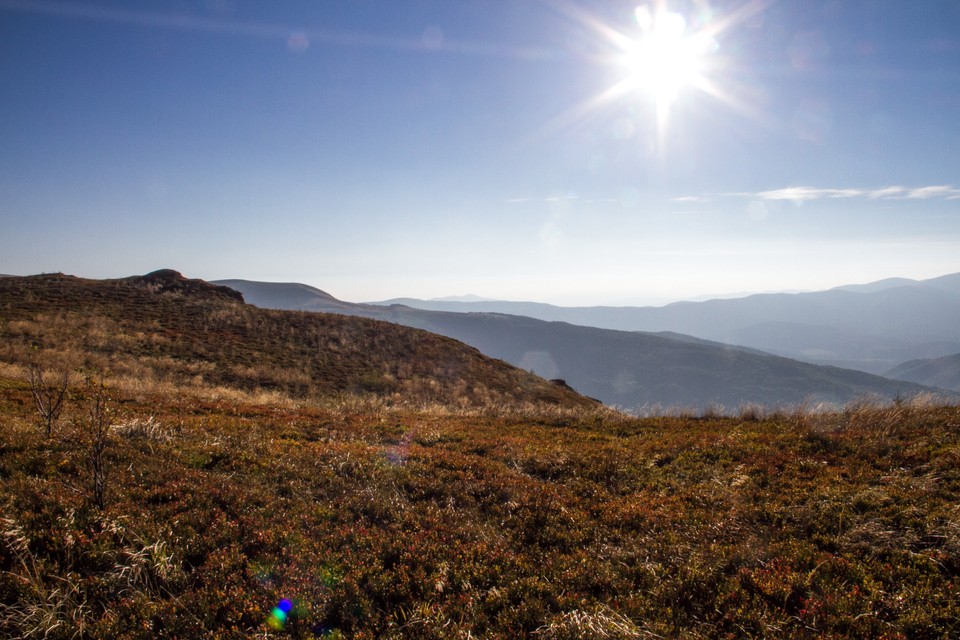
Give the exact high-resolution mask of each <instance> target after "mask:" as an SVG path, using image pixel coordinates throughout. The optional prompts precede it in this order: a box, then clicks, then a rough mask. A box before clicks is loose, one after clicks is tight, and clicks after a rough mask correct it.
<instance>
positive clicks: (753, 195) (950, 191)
mask: <svg viewBox="0 0 960 640" xmlns="http://www.w3.org/2000/svg"><path fill="white" fill-rule="evenodd" d="M723 195H724V196H726V197H732V198H750V199H753V200H787V201H790V202H808V201H811V200H839V199H853V198H863V199H869V200H929V199H941V200H960V189H958V188H956V187H954V186H952V185H931V186H927V187H902V186H899V185H892V186H888V187H879V188H875V189H858V188H847V189H835V188H821V187H784V188H782V189H770V190H767V191H740V192H734V193H725V194H723ZM694 197H696V196H687V197H686V198H690V199H691V200H692V199H693V198H694ZM688 201H689V200H688Z"/></svg>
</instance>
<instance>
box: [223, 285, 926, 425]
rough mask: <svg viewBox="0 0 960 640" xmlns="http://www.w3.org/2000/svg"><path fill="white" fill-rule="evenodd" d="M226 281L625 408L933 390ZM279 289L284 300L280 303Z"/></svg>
mask: <svg viewBox="0 0 960 640" xmlns="http://www.w3.org/2000/svg"><path fill="white" fill-rule="evenodd" d="M225 282H227V281H218V283H225ZM232 282H233V284H234V286H236V287H237V288H238V290H240V291H241V292H242V293H243V294H244V297H245V299H246V300H247V301H248V302H250V303H251V304H255V305H258V306H259V305H263V306H275V307H280V308H291V309H300V310H310V311H317V312H328V313H347V314H352V315H361V316H366V317H371V318H377V319H381V320H387V321H389V322H394V323H397V324H403V325H407V326H413V327H417V328H420V329H425V330H427V331H430V332H433V333H438V334H441V335H445V336H449V337H452V338H455V339H457V340H460V341H462V342H465V343H467V344H469V345H471V346H474V347H476V348H477V349H479V350H480V351H481V352H483V353H485V354H487V355H489V356H492V357H495V358H499V359H502V360H505V361H507V362H509V363H511V364H513V365H515V366H517V367H520V368H522V369H529V370H531V371H534V372H535V373H537V374H539V375H541V376H543V377H545V378H562V379H564V380H566V381H567V382H568V383H569V384H570V385H571V386H572V387H573V388H574V389H576V390H577V391H579V392H580V393H583V394H585V395H587V396H590V397H594V398H597V399H599V400H601V401H603V402H604V403H606V404H610V405H616V406H619V407H621V408H624V409H627V410H635V409H641V408H643V407H651V406H658V405H659V406H661V407H668V406H678V405H679V406H696V407H706V406H710V405H715V404H721V405H724V406H725V407H727V408H730V409H734V408H736V407H738V406H739V405H741V404H744V403H751V402H755V403H760V404H765V405H771V406H772V405H778V404H779V405H786V404H798V403H802V402H804V401H807V400H813V401H824V402H831V403H840V404H842V403H845V402H848V401H850V400H853V399H855V398H857V397H862V396H864V395H877V396H882V397H885V398H889V399H892V398H894V397H896V396H899V395H904V396H909V395H914V394H917V393H921V392H924V391H930V389H929V388H928V387H923V386H921V385H916V384H913V383H910V382H905V381H895V380H890V379H887V378H882V377H880V376H876V375H871V374H868V373H865V372H862V371H851V370H844V369H840V368H836V367H825V366H818V365H813V364H809V363H804V362H799V361H795V360H791V359H788V358H784V357H779V356H775V355H770V354H767V353H761V352H758V351H757V350H754V349H749V348H739V347H732V346H730V345H725V344H720V343H717V342H712V341H707V340H703V339H699V338H695V337H691V336H684V335H678V334H676V333H670V332H660V333H652V332H638V331H617V330H610V329H599V328H595V327H585V326H579V325H574V324H570V323H566V322H548V321H544V320H538V319H535V318H530V317H523V316H517V315H511V314H501V313H480V312H473V313H452V312H444V311H430V310H424V309H415V308H412V307H408V306H404V305H391V306H378V305H372V304H353V303H346V302H343V301H340V300H336V299H331V297H330V296H329V295H328V294H325V293H324V292H322V291H320V290H318V289H312V288H311V287H297V288H292V287H290V286H289V285H287V284H280V285H277V289H276V290H275V291H273V292H271V286H272V285H270V284H269V283H249V282H246V281H232ZM280 291H284V292H286V293H288V294H289V295H290V297H289V298H286V299H284V298H283V296H281V295H280V293H279V292H280ZM313 292H318V293H316V294H314V293H313Z"/></svg>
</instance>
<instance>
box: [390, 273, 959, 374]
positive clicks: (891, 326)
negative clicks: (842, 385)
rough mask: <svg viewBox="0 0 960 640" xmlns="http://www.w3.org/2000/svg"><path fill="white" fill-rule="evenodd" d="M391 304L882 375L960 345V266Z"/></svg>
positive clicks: (945, 352) (951, 352)
mask: <svg viewBox="0 0 960 640" xmlns="http://www.w3.org/2000/svg"><path fill="white" fill-rule="evenodd" d="M391 302H393V303H399V304H404V305H406V306H410V307H414V308H418V309H427V310H432V311H451V312H458V313H472V312H492V313H507V314H513V315H521V316H528V317H531V318H538V319H540V320H548V321H561V322H569V323H571V324H577V325H581V326H589V327H597V328H603V329H616V330H621V331H653V332H658V331H673V332H677V333H683V334H687V335H692V336H696V337H698V338H703V339H705V340H713V341H717V342H722V343H725V344H731V345H739V346H746V347H752V348H755V349H760V350H763V351H767V352H770V353H775V354H777V355H782V356H785V357H788V358H793V359H797V360H802V361H805V362H810V363H814V364H828V365H832V366H839V367H844V368H851V369H859V370H861V371H866V372H868V373H875V374H882V373H883V372H885V371H888V370H889V369H891V368H892V367H894V366H897V365H899V364H901V363H902V362H905V361H908V360H914V359H918V358H936V357H941V356H945V355H950V354H953V353H960V273H955V274H950V275H945V276H941V277H938V278H931V279H928V280H909V279H906V278H890V279H886V280H881V281H878V282H874V283H868V284H862V285H849V286H842V287H836V288H834V289H829V290H826V291H815V292H805V293H794V294H788V293H765V294H754V295H751V296H746V297H743V298H734V299H714V300H707V301H704V302H677V303H673V304H669V305H666V306H663V307H608V306H598V307H557V306H553V305H549V304H544V303H531V302H506V301H498V302H471V303H467V302H438V301H422V300H416V299H409V298H403V299H398V300H396V301H391ZM373 304H377V303H373Z"/></svg>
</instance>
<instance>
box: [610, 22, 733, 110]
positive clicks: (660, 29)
mask: <svg viewBox="0 0 960 640" xmlns="http://www.w3.org/2000/svg"><path fill="white" fill-rule="evenodd" d="M636 19H637V24H638V26H639V27H640V32H641V33H640V35H639V37H637V38H636V39H627V40H626V41H625V42H624V45H623V48H624V51H623V54H622V56H621V57H620V60H619V62H620V64H621V65H622V66H623V69H624V73H625V74H626V78H625V79H624V82H625V83H626V84H627V85H628V86H627V87H626V88H628V89H631V90H634V91H640V92H642V93H644V94H647V95H648V96H650V97H651V98H652V99H653V100H654V101H655V103H656V105H657V113H658V116H659V119H660V120H664V119H665V118H666V115H667V112H668V111H669V108H670V105H672V104H673V102H674V101H675V100H676V99H677V98H678V96H679V94H680V92H681V91H682V90H683V89H685V88H687V87H691V86H693V87H698V86H699V87H702V86H704V85H705V84H706V83H707V78H706V75H705V74H706V73H707V66H708V65H707V62H708V58H709V56H710V55H711V54H712V53H713V52H714V51H716V49H717V43H716V41H715V40H714V39H713V37H712V36H711V35H710V34H709V33H708V32H706V31H699V32H695V33H689V30H688V27H687V21H686V18H684V17H683V15H681V14H679V13H674V12H672V11H667V10H665V9H663V8H658V10H657V11H655V12H651V11H650V9H648V8H647V7H638V8H637V10H636Z"/></svg>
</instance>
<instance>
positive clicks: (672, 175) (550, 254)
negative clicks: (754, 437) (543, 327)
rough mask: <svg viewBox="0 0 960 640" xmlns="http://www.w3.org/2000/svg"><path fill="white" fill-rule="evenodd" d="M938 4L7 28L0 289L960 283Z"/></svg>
mask: <svg viewBox="0 0 960 640" xmlns="http://www.w3.org/2000/svg"><path fill="white" fill-rule="evenodd" d="M958 24H960V4H958V3H957V2H955V1H951V0H930V1H928V2H923V3H904V2H900V1H894V0H879V1H867V0H845V1H844V2H837V1H835V0H737V1H734V0H717V1H713V2H709V1H707V0H676V1H664V2H659V1H658V2H652V3H638V2H636V1H634V2H601V1H599V0H594V1H580V2H576V1H574V0H569V1H568V0H558V1H556V2H548V1H546V0H516V1H513V2H482V1H480V0H463V1H462V2H456V3H451V2H446V1H443V0H419V1H413V0H402V1H398V2H390V3H386V2H374V1H372V0H370V1H360V0H338V1H333V2H325V3H316V2H309V1H306V0H297V1H291V2H285V3H283V4H282V6H281V5H278V4H276V3H259V2H253V1H252V0H188V1H186V2H178V3H175V4H172V3H167V2H161V1H159V0H154V1H149V2H133V1H131V0H82V1H79V0H77V1H75V0H57V1H53V0H34V1H27V0H0V87H3V89H2V90H0V145H2V148H3V153H0V229H2V233H0V273H12V274H30V273H39V272H49V271H63V272H66V273H72V274H76V275H80V276H85V277H93V278H101V277H121V276H127V275H132V274H136V273H146V272H148V271H152V270H154V269H157V268H161V267H169V268H174V269H177V270H180V271H182V272H183V273H184V274H185V275H187V276H189V277H200V278H204V279H207V280H216V279H225V278H244V279H249V280H263V281H281V282H282V281H296V282H304V283H307V284H311V285H313V286H316V287H319V288H321V289H323V290H325V291H328V292H329V293H331V294H333V295H335V296H336V297H338V298H341V299H343V300H349V301H365V300H382V299H388V298H394V297H402V296H407V297H419V298H434V297H442V296H449V295H462V294H466V293H471V294H476V295H479V296H483V297H487V298H496V299H513V300H533V301H542V302H552V303H555V304H563V305H575V304H604V303H607V304H626V303H634V304H636V303H651V304H652V303H663V302H668V301H672V300H680V299H690V298H693V297H699V296H703V295H707V294H713V295H721V294H727V293H734V292H759V291H782V290H817V289H827V288H830V287H833V286H838V285H843V284H851V283H862V282H869V281H873V280H880V279H883V278H887V277H907V278H915V279H923V278H930V277H935V276H939V275H944V274H947V273H953V272H958V271H960V178H958V176H960V152H958V150H960V119H958V118H957V117H956V114H957V113H958V112H960V32H958V31H957V29H956V25H958Z"/></svg>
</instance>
